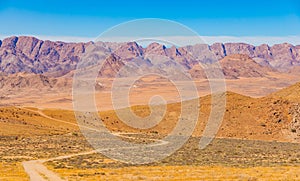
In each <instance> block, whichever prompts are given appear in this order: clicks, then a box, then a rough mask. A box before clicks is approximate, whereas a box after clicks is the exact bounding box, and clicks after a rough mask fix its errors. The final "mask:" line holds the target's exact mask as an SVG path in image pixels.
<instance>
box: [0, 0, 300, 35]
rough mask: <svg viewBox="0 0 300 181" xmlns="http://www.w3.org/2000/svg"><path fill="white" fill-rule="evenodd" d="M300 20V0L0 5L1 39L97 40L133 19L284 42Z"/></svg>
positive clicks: (61, 0) (5, 0)
mask: <svg viewBox="0 0 300 181" xmlns="http://www.w3.org/2000/svg"><path fill="white" fill-rule="evenodd" d="M299 16H300V3H299V1H297V0H284V1H276V0H274V1H266V0H265V1H264V0H251V1H229V0H228V1H224V0H213V1H208V0H207V1H200V0H198V1H197V0H192V1H160V0H151V1H150V0H148V1H142V0H139V1H135V0H131V1H109V0H106V1H96V0H92V1H88V0H85V1H71V0H51V1H48V0H44V1H41V0H39V1H38V0H32V1H24V0H0V20H1V28H0V35H45V36H74V37H95V36H97V35H99V34H100V33H101V32H103V31H105V30H106V29H108V28H110V27H112V26H114V25H117V24H119V23H122V22H125V21H128V20H133V19H138V18H163V19H170V20H174V21H177V22H179V23H182V24H184V25H186V26H188V27H190V28H192V29H193V30H195V31H196V32H197V33H198V34H199V35H202V36H235V37H243V36H247V37H249V36H264V37H265V36H273V37H284V36H299V35H300V19H299V18H300V17H299ZM179 36H180V35H179Z"/></svg>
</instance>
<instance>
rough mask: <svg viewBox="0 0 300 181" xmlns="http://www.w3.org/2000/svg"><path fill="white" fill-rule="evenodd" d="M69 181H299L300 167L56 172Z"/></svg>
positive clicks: (136, 168) (158, 167) (108, 169)
mask: <svg viewBox="0 0 300 181" xmlns="http://www.w3.org/2000/svg"><path fill="white" fill-rule="evenodd" d="M55 171H57V172H58V173H59V174H60V175H61V176H62V177H64V178H67V179H68V180H70V181H71V180H124V181H125V180H245V181H252V180H253V181H254V180H265V181H269V180H282V181H285V180H299V179H300V167H290V166H289V167H281V166H280V167H253V168H235V167H218V166H217V167H216V166H137V167H126V168H99V169H86V170H78V169H56V170H55Z"/></svg>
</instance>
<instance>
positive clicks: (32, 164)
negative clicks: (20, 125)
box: [19, 107, 168, 181]
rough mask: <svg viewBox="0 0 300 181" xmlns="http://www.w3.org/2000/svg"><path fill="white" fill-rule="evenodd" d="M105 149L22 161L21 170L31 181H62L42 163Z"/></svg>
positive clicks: (48, 117) (62, 121) (161, 141)
mask: <svg viewBox="0 0 300 181" xmlns="http://www.w3.org/2000/svg"><path fill="white" fill-rule="evenodd" d="M19 108H21V109H23V110H27V111H31V112H35V113H38V114H40V115H41V116H43V117H45V118H47V119H50V120H53V121H56V122H61V123H65V124H70V125H73V126H78V125H77V124H75V123H70V122H67V121H64V120H60V119H56V118H52V117H50V116H47V115H46V114H44V113H43V112H42V111H40V110H37V111H35V110H31V109H27V108H23V107H19ZM85 128H88V129H92V130H95V129H94V128H89V127H85ZM112 134H114V135H116V136H119V137H123V138H131V139H132V137H129V136H124V135H122V134H121V133H112ZM126 134H136V133H126ZM148 140H151V141H158V142H159V143H157V144H156V146H159V145H165V144H167V143H168V142H166V141H163V140H159V139H148ZM126 148H128V147H126ZM105 150H106V149H100V150H92V151H87V152H82V153H76V154H69V155H64V156H58V157H54V158H48V159H39V160H31V161H24V162H22V165H23V168H24V170H25V172H26V173H27V175H28V176H29V178H30V180H31V181H47V180H48V181H49V180H50V181H63V180H64V179H62V178H61V177H60V176H59V175H57V174H56V173H54V172H52V171H50V170H48V169H47V167H45V166H44V165H43V163H45V162H48V161H53V160H62V159H66V158H71V157H76V156H81V155H89V154H93V153H97V151H105Z"/></svg>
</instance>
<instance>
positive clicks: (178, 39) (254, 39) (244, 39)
mask: <svg viewBox="0 0 300 181" xmlns="http://www.w3.org/2000/svg"><path fill="white" fill-rule="evenodd" d="M12 36H17V37H20V36H28V37H35V38H38V39H40V40H43V41H46V40H49V41H61V42H65V43H87V42H98V41H102V42H116V43H124V42H137V43H138V44H140V45H141V46H147V45H148V44H149V43H152V42H163V43H162V44H164V43H166V45H168V44H170V45H176V46H179V47H181V46H188V45H196V44H207V45H212V44H214V43H223V44H224V43H246V44H250V45H254V46H259V45H262V44H267V45H269V46H273V45H275V44H283V43H288V44H291V45H293V46H297V45H300V36H297V35H291V36H226V35H221V36H164V37H125V36H119V37H84V36H48V35H30V34H18V35H1V34H0V40H3V39H5V38H8V37H12ZM141 40H142V41H146V42H148V43H145V44H143V43H141V42H139V41H141Z"/></svg>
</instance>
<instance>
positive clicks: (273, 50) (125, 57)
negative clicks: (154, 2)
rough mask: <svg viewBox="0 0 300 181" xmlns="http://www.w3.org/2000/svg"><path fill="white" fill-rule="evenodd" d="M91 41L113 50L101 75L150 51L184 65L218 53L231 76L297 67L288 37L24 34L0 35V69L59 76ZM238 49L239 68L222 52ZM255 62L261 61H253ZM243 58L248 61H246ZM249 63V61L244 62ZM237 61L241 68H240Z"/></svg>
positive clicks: (299, 58) (299, 55)
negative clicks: (171, 39) (152, 39)
mask: <svg viewBox="0 0 300 181" xmlns="http://www.w3.org/2000/svg"><path fill="white" fill-rule="evenodd" d="M90 45H100V46H102V47H104V48H106V49H108V50H109V51H111V52H112V55H111V56H108V58H107V61H108V62H107V63H106V68H105V69H103V70H105V71H103V72H100V75H107V76H111V75H114V74H115V72H116V71H118V69H119V68H120V67H121V66H122V65H124V64H125V63H126V62H128V61H131V60H133V59H135V58H139V59H142V60H143V61H146V64H149V63H150V64H151V61H149V60H148V59H147V56H148V55H157V56H164V57H168V59H170V62H169V63H172V61H174V62H177V63H180V64H181V65H182V66H183V67H184V68H185V69H186V70H187V71H193V69H196V70H197V69H199V67H198V61H201V62H207V61H210V60H211V57H216V58H217V59H218V60H222V61H221V64H222V65H223V66H224V67H223V69H224V71H225V72H224V73H225V74H226V77H231V78H237V77H239V76H245V77H256V76H263V75H264V74H265V73H263V72H264V71H265V70H264V68H262V67H268V68H267V69H266V70H270V68H271V69H273V70H277V71H285V72H288V71H294V70H298V66H300V46H299V45H297V46H293V45H291V44H287V43H283V44H277V45H273V46H268V45H266V44H263V45H260V46H253V45H249V44H245V43H225V44H222V43H215V44H213V45H205V44H197V45H190V46H185V47H175V46H172V47H169V48H168V47H166V46H164V45H161V44H158V43H152V44H150V45H148V46H147V47H144V48H143V47H141V46H140V45H138V44H137V43H135V42H127V43H111V42H97V43H94V42H87V43H65V42H59V41H58V42H52V41H48V40H46V41H43V40H39V39H37V38H34V37H28V36H20V37H15V36H14V37H9V38H6V39H4V40H3V41H0V72H2V73H7V74H15V73H19V72H26V73H35V74H45V75H49V76H56V77H57V76H62V75H65V74H67V73H69V72H71V71H72V70H74V69H75V68H76V66H77V64H78V62H79V60H80V59H81V58H82V56H83V55H84V53H85V52H86V49H87V48H88V47H89V46H90ZM236 54H243V55H246V56H247V57H249V58H244V59H245V61H242V62H239V63H238V64H239V66H238V67H239V70H237V71H238V72H236V71H235V70H233V69H232V68H231V69H230V68H229V67H228V66H231V65H233V64H236V63H237V62H236V61H237V60H236V59H237V58H241V57H235V58H232V57H231V58H226V57H230V56H231V55H236ZM224 58H225V59H224ZM233 62H234V63H233ZM254 62H256V63H257V64H259V65H260V66H258V65H254V64H255V63H254ZM243 64H247V66H245V65H243ZM250 64H251V65H253V66H248V65H250ZM241 67H243V69H240V68H241ZM246 69H247V70H246ZM196 72H197V71H196ZM196 77H197V76H196Z"/></svg>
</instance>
